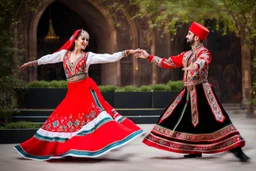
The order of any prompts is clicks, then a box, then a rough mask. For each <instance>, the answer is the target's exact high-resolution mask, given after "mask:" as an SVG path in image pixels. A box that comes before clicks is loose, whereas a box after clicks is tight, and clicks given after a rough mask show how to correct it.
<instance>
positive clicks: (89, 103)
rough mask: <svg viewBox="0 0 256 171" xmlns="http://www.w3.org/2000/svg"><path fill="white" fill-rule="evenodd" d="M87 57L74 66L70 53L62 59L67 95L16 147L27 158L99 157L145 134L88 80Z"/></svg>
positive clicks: (83, 57)
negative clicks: (39, 125)
mask: <svg viewBox="0 0 256 171" xmlns="http://www.w3.org/2000/svg"><path fill="white" fill-rule="evenodd" d="M87 54H88V53H87ZM87 56H88V55H86V54H83V55H82V56H81V57H80V58H79V59H78V60H77V61H76V62H75V63H71V62H70V61H69V53H66V55H65V56H64V57H63V66H64V70H65V73H66V76H67V79H68V92H67V94H66V97H65V98H64V99H63V101H62V102H61V103H60V104H59V105H58V107H57V108H56V109H55V110H54V111H53V113H52V114H51V115H50V116H49V118H48V119H47V120H46V121H45V123H44V124H43V126H42V127H41V128H40V129H39V130H38V131H37V132H36V133H35V135H34V136H33V137H32V138H30V139H28V140H27V141H25V142H23V143H21V144H19V145H16V146H15V147H14V148H15V149H16V150H17V151H18V153H19V154H21V155H22V156H24V157H25V158H30V159H37V160H49V159H53V158H62V157H65V156H75V157H88V158H96V157H99V156H101V155H103V154H105V153H107V152H109V151H110V150H113V149H115V148H118V147H120V146H123V145H125V144H126V143H128V142H130V141H131V140H133V139H134V138H136V137H138V136H139V135H141V134H142V133H143V130H142V129H140V128H139V127H138V126H137V125H136V124H134V123H133V122H132V121H131V120H129V119H127V118H124V117H123V116H121V115H120V114H119V113H118V112H117V111H116V110H115V109H113V107H112V106H110V105H109V104H108V103H107V102H106V101H105V100H104V98H103V97H102V95H101V93H100V90H99V88H98V86H97V85H96V83H95V82H94V81H93V80H92V79H91V78H89V77H88V66H87V65H86V59H87Z"/></svg>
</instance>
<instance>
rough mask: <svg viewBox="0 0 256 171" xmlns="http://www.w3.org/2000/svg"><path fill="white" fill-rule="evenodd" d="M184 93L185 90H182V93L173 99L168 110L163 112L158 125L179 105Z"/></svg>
mask: <svg viewBox="0 0 256 171" xmlns="http://www.w3.org/2000/svg"><path fill="white" fill-rule="evenodd" d="M184 93H185V89H183V90H182V92H181V93H180V94H179V95H178V96H177V97H176V98H175V100H174V101H173V102H172V104H171V105H170V106H169V107H168V109H167V110H166V111H165V113H164V114H163V116H162V118H161V119H160V121H159V123H161V122H162V121H163V120H165V119H166V118H168V117H169V116H170V115H171V114H172V112H173V110H174V109H175V108H176V106H177V105H178V104H179V103H180V101H181V99H182V97H183V96H184Z"/></svg>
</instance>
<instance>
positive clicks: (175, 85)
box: [167, 81, 184, 91]
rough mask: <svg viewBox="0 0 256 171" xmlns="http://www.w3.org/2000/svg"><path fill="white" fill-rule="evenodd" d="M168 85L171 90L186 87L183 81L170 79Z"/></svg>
mask: <svg viewBox="0 0 256 171" xmlns="http://www.w3.org/2000/svg"><path fill="white" fill-rule="evenodd" d="M167 86H168V87H169V91H180V90H181V89H182V88H183V87H184V85H183V82H182V81H169V82H168V83H167Z"/></svg>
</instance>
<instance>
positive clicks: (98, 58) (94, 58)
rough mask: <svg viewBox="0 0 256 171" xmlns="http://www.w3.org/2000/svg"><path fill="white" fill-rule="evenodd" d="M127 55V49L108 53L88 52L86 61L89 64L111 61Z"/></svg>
mask: <svg viewBox="0 0 256 171" xmlns="http://www.w3.org/2000/svg"><path fill="white" fill-rule="evenodd" d="M125 56H127V52H126V51H122V52H116V53H113V54H107V53H104V54H97V53H93V52H88V56H87V61H86V63H87V64H88V65H91V64H102V63H111V62H116V61H119V60H120V59H121V58H123V57H125Z"/></svg>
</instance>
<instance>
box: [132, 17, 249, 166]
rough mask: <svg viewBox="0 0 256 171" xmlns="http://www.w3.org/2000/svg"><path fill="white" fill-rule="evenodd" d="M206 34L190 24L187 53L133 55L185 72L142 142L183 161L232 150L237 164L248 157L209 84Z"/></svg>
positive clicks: (205, 31)
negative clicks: (179, 86)
mask: <svg viewBox="0 0 256 171" xmlns="http://www.w3.org/2000/svg"><path fill="white" fill-rule="evenodd" d="M208 34H209V30H208V29H207V28H206V27H204V26H203V25H201V24H199V23H196V22H193V23H192V25H191V26H190V28H189V31H188V34H187V36H186V38H187V43H188V44H189V45H190V46H191V50H190V51H186V52H182V53H181V54H179V55H177V56H171V57H169V58H168V59H167V58H160V57H157V56H153V55H149V54H148V53H147V52H146V51H145V50H141V52H140V53H137V54H136V55H135V56H136V57H137V58H143V59H148V61H150V62H152V63H154V64H156V65H158V66H160V67H162V68H177V67H183V69H182V70H183V71H184V78H183V83H184V88H183V90H181V92H180V93H179V94H178V95H177V96H176V98H175V99H174V100H173V101H172V102H171V103H170V105H169V106H168V107H167V108H166V109H165V111H164V113H163V114H162V116H161V117H160V118H159V121H158V123H157V124H156V125H155V126H154V128H153V130H152V131H151V132H150V134H149V135H147V136H146V137H145V139H144V140H143V142H144V143H145V144H147V145H149V146H152V147H155V148H158V149H162V150H167V151H171V152H177V153H185V154H188V155H184V157H185V158H196V157H202V153H217V152H224V151H231V152H232V153H233V154H234V155H235V156H236V157H237V158H239V159H240V161H242V162H246V161H248V160H249V157H247V156H246V155H245V154H244V153H243V151H242V149H241V148H242V147H243V146H244V145H245V141H244V139H243V138H242V137H241V136H240V133H239V132H238V130H237V129H236V128H235V126H234V125H233V124H232V122H231V120H230V119H229V116H228V114H227V113H226V111H225V110H224V109H223V107H222V105H221V104H220V103H219V101H218V99H217V97H216V94H215V92H214V90H213V88H212V85H211V84H210V83H208V66H209V64H210V62H211V60H212V56H211V54H210V52H209V51H208V49H206V48H205V47H204V46H203V44H202V42H203V40H205V38H206V37H207V36H208Z"/></svg>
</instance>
